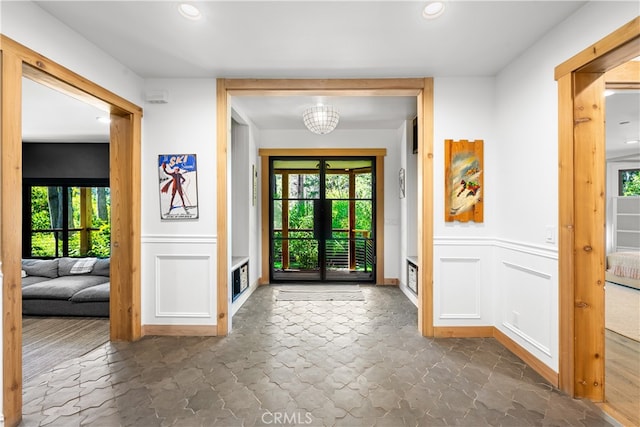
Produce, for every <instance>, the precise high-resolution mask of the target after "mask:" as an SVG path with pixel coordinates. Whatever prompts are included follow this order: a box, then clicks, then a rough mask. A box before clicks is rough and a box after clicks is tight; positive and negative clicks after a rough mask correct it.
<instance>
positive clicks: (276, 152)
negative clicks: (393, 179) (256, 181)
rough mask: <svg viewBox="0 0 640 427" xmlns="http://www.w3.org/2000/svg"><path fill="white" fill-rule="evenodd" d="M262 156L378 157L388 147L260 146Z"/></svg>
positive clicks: (384, 154)
mask: <svg viewBox="0 0 640 427" xmlns="http://www.w3.org/2000/svg"><path fill="white" fill-rule="evenodd" d="M258 155H259V156H260V157H313V156H319V157H327V156H329V157H331V156H333V157H378V156H386V155H387V149H386V148H364V149H362V148H260V149H259V150H258Z"/></svg>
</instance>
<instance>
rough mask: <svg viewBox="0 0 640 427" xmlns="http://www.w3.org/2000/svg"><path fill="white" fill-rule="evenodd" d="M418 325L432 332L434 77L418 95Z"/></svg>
mask: <svg viewBox="0 0 640 427" xmlns="http://www.w3.org/2000/svg"><path fill="white" fill-rule="evenodd" d="M418 120H419V123H418V192H417V193H418V201H417V204H418V288H419V292H418V295H419V296H418V328H419V330H420V332H421V333H422V335H423V336H426V337H430V336H433V333H434V332H433V78H425V79H424V90H423V91H422V93H421V95H420V96H418Z"/></svg>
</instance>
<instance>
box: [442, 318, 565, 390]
mask: <svg viewBox="0 0 640 427" xmlns="http://www.w3.org/2000/svg"><path fill="white" fill-rule="evenodd" d="M433 332H434V334H433V335H434V337H435V338H495V339H496V341H498V342H499V343H500V344H501V345H502V346H504V347H505V348H506V349H507V350H509V351H510V352H511V353H513V354H515V355H516V356H518V357H519V358H520V359H522V360H523V361H524V362H525V363H526V364H527V365H528V366H529V367H531V368H532V369H533V370H534V371H536V372H537V373H538V374H540V376H542V377H543V378H544V379H545V380H547V381H549V383H551V385H553V386H554V387H558V373H557V372H555V371H554V370H553V369H551V368H550V367H549V366H547V365H546V364H545V363H543V362H542V361H541V360H540V359H538V358H537V357H535V356H534V355H533V354H531V353H530V352H529V351H528V350H526V349H525V348H524V347H522V346H521V345H520V344H518V343H516V342H515V341H513V340H512V339H511V338H509V337H508V336H507V335H506V334H505V333H503V332H502V331H501V330H500V329H498V328H496V327H495V326H434V327H433Z"/></svg>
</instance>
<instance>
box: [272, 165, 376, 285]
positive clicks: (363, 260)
mask: <svg viewBox="0 0 640 427" xmlns="http://www.w3.org/2000/svg"><path fill="white" fill-rule="evenodd" d="M375 163H376V162H375V158H372V157H368V158H367V157H300V158H291V157H287V158H278V157H271V158H270V160H269V170H270V173H269V181H270V182H269V189H270V191H269V218H270V219H269V253H270V257H269V264H270V272H269V276H270V282H272V283H280V282H291V281H295V282H299V281H303V282H360V283H373V282H374V281H375V278H376V259H377V257H376V227H375V224H376V215H375V213H376V188H375Z"/></svg>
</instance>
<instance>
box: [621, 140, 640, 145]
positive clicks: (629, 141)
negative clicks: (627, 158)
mask: <svg viewBox="0 0 640 427" xmlns="http://www.w3.org/2000/svg"><path fill="white" fill-rule="evenodd" d="M639 142H640V140H639V139H630V140H628V141H625V142H624V143H625V144H637V143H639Z"/></svg>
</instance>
